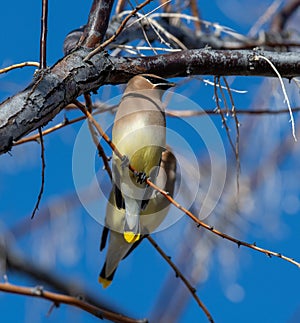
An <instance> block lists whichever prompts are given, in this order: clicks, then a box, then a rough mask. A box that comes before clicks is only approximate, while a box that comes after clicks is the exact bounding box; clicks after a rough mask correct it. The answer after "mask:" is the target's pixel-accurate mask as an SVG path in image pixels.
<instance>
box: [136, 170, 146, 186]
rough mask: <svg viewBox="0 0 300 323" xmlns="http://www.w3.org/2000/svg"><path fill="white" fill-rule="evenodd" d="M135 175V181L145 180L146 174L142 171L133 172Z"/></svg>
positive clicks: (143, 181) (140, 182) (142, 181)
mask: <svg viewBox="0 0 300 323" xmlns="http://www.w3.org/2000/svg"><path fill="white" fill-rule="evenodd" d="M135 176H136V178H137V179H136V182H137V183H139V184H143V183H145V182H146V180H147V175H146V173H144V172H136V173H135Z"/></svg>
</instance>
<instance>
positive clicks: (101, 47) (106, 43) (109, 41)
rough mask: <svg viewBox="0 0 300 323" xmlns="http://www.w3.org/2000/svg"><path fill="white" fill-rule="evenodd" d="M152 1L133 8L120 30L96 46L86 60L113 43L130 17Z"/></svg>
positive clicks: (148, 0)
mask: <svg viewBox="0 0 300 323" xmlns="http://www.w3.org/2000/svg"><path fill="white" fill-rule="evenodd" d="M151 1H153V0H145V1H144V2H143V3H141V4H140V5H138V6H136V7H135V9H134V10H132V11H131V12H130V14H129V15H128V16H127V17H126V18H125V19H124V20H123V21H122V23H121V25H120V26H119V28H118V30H117V31H116V32H115V33H114V34H113V35H112V36H111V37H110V38H109V39H107V40H106V41H105V42H104V43H102V44H101V45H99V46H98V47H97V48H95V49H94V50H93V51H92V52H90V53H89V54H88V55H87V57H86V58H85V59H84V60H85V61H87V60H90V59H91V58H92V57H93V56H94V55H96V54H97V53H99V52H100V51H102V50H103V49H104V48H105V47H106V46H107V45H109V44H110V43H112V42H113V41H114V40H115V39H116V38H117V37H118V35H120V33H121V32H122V30H123V29H124V27H125V26H126V24H127V22H128V21H129V19H130V18H131V17H132V16H134V15H135V14H136V13H137V12H138V11H139V10H141V9H142V8H143V7H145V6H146V5H147V4H149V3H150V2H151Z"/></svg>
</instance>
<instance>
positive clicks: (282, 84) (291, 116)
mask: <svg viewBox="0 0 300 323" xmlns="http://www.w3.org/2000/svg"><path fill="white" fill-rule="evenodd" d="M255 59H258V60H259V59H263V60H265V61H266V62H267V63H268V64H269V65H270V66H271V67H272V69H273V70H274V72H275V73H276V75H277V76H278V79H279V82H280V85H281V88H282V92H283V96H284V101H285V102H286V104H287V106H288V109H289V113H290V122H291V124H292V135H293V137H294V140H295V141H297V138H296V130H295V120H294V117H293V112H292V108H291V104H290V100H289V97H288V95H287V93H286V89H285V86H284V83H283V80H282V77H281V75H280V73H279V72H278V70H277V68H276V67H275V65H274V64H273V63H272V62H271V61H270V60H269V59H268V58H267V57H265V56H262V55H255Z"/></svg>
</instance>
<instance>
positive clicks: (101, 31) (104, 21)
mask: <svg viewBox="0 0 300 323" xmlns="http://www.w3.org/2000/svg"><path fill="white" fill-rule="evenodd" d="M113 3H114V0H94V2H93V4H92V8H91V10H90V14H89V19H88V23H87V25H86V26H85V29H84V32H83V35H82V37H81V39H80V41H79V45H81V46H83V47H85V48H95V47H96V46H97V45H98V44H100V43H101V42H102V40H103V39H104V36H105V33H106V30H107V26H108V24H109V17H110V13H111V10H112V6H113Z"/></svg>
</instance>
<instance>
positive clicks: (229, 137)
mask: <svg viewBox="0 0 300 323" xmlns="http://www.w3.org/2000/svg"><path fill="white" fill-rule="evenodd" d="M214 82H215V86H214V94H215V100H216V104H217V112H218V113H219V114H220V116H221V119H222V125H223V126H224V128H225V130H226V134H227V138H228V140H229V143H230V146H231V148H232V150H233V152H234V153H235V146H234V143H233V141H232V138H231V136H230V129H229V127H228V125H227V121H226V117H225V115H224V112H223V110H222V109H221V107H220V99H219V94H218V87H219V88H220V77H219V76H215V77H214ZM217 85H218V86H217ZM220 89H221V88H220ZM222 93H223V92H221V94H222ZM225 113H226V111H225Z"/></svg>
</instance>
